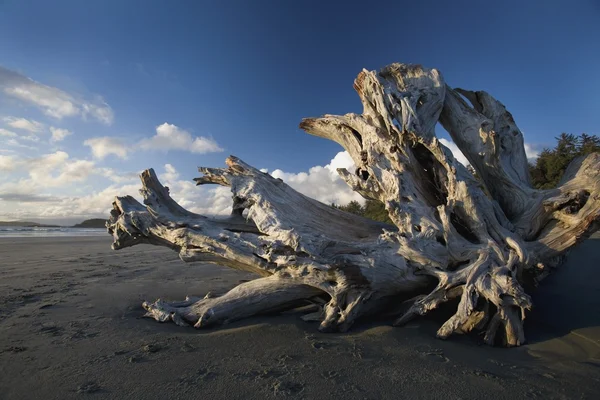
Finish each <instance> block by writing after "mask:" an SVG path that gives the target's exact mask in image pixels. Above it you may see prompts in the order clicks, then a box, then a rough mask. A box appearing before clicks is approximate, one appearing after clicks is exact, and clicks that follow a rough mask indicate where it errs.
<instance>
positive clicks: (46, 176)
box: [0, 151, 362, 221]
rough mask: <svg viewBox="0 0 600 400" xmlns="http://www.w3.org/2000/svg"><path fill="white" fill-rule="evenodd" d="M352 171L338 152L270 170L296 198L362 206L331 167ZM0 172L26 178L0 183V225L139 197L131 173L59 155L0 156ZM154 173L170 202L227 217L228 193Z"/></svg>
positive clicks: (174, 174)
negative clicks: (303, 167) (302, 167)
mask: <svg viewBox="0 0 600 400" xmlns="http://www.w3.org/2000/svg"><path fill="white" fill-rule="evenodd" d="M352 166H353V164H352V160H351V159H350V157H349V156H348V154H347V153H345V152H341V153H338V154H337V155H336V156H335V157H334V158H333V159H332V160H331V161H330V163H329V164H327V165H326V166H316V167H313V168H310V169H309V170H308V172H301V173H287V172H283V171H282V170H276V171H274V172H273V173H272V175H273V176H275V177H278V178H281V179H283V180H284V181H286V182H287V183H288V184H289V185H290V186H292V187H293V188H295V189H296V190H299V191H300V192H301V193H304V194H305V195H307V196H310V197H313V198H316V199H317V200H321V201H323V202H325V203H331V202H335V203H337V204H347V203H348V202H350V201H351V200H358V201H361V202H362V198H361V197H360V196H359V195H357V194H356V193H354V192H352V190H350V188H348V186H347V185H346V184H345V183H344V182H343V181H342V180H341V178H339V176H338V174H337V171H336V168H350V169H352ZM0 170H2V171H8V172H10V171H16V170H18V171H20V172H22V173H25V174H27V176H26V178H16V177H14V178H13V180H12V181H11V180H8V181H4V182H0V220H1V219H22V218H30V219H36V218H37V219H49V220H54V221H61V220H62V221H66V220H72V219H85V218H90V217H106V216H107V215H108V212H109V210H110V209H111V204H112V201H113V198H114V196H116V195H120V196H123V195H126V194H129V195H134V196H135V197H138V198H139V196H138V194H137V193H138V189H139V187H140V184H139V181H138V179H139V178H138V177H137V175H138V174H137V173H121V172H119V171H115V170H113V169H111V168H102V167H98V166H97V165H95V163H94V162H93V161H88V160H78V159H72V158H70V157H69V155H68V154H67V153H66V152H64V151H57V152H54V153H50V154H45V155H43V156H41V157H37V158H27V157H23V156H13V155H0ZM157 172H158V173H159V177H160V179H161V182H162V183H163V184H164V185H166V186H168V187H169V191H170V194H171V196H172V197H173V199H174V200H175V201H177V202H178V203H179V204H181V206H183V207H185V208H186V209H188V210H190V211H192V212H195V213H199V214H203V215H227V214H229V213H231V206H232V199H231V191H230V188H228V187H223V186H218V185H203V186H196V185H195V183H194V182H193V181H191V180H182V179H181V177H180V174H179V172H178V171H177V169H176V168H175V167H174V166H173V165H171V164H165V165H164V168H163V169H162V171H157ZM9 176H10V175H9ZM98 176H102V177H104V178H107V179H110V180H112V181H113V183H112V184H110V185H109V186H107V187H104V188H100V189H93V187H91V186H88V185H91V184H94V183H95V181H97V179H96V177H98ZM88 187H89V188H88ZM56 193H60V195H57V194H56ZM81 193H85V194H84V195H82V194H81Z"/></svg>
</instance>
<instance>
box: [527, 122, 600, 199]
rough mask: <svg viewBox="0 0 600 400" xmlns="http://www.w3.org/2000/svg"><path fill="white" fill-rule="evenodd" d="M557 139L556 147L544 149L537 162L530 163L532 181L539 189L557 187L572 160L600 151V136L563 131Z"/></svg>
mask: <svg viewBox="0 0 600 400" xmlns="http://www.w3.org/2000/svg"><path fill="white" fill-rule="evenodd" d="M556 140H557V144H556V147H555V148H554V149H544V150H542V152H541V153H540V155H539V157H538V159H537V160H536V163H535V164H530V165H529V172H530V173H531V181H532V183H533V186H534V187H535V188H537V189H551V188H553V187H556V186H557V185H558V182H560V179H561V178H562V175H563V173H564V172H565V170H566V169H567V167H568V166H569V164H570V163H571V161H573V160H574V159H575V158H576V157H578V156H582V155H587V154H590V153H593V152H599V151H600V138H598V137H597V136H595V135H587V134H585V133H582V134H581V135H580V136H575V135H573V134H570V133H562V134H561V135H560V136H559V137H557V138H556Z"/></svg>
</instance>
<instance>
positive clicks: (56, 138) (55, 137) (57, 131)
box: [50, 126, 73, 143]
mask: <svg viewBox="0 0 600 400" xmlns="http://www.w3.org/2000/svg"><path fill="white" fill-rule="evenodd" d="M50 133H52V137H51V138H50V142H52V143H54V142H60V141H62V140H64V139H65V138H66V137H67V136H69V135H72V134H73V132H71V131H69V130H68V129H61V128H55V127H53V126H51V127H50Z"/></svg>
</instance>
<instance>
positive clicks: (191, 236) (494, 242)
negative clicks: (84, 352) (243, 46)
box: [107, 64, 600, 346]
mask: <svg viewBox="0 0 600 400" xmlns="http://www.w3.org/2000/svg"><path fill="white" fill-rule="evenodd" d="M354 88H355V90H356V91H357V93H358V95H359V96H360V99H361V101H362V104H363V108H364V110H363V113H362V114H346V115H343V116H338V115H324V116H322V117H319V118H307V119H304V120H303V121H302V122H301V123H300V127H301V128H302V129H303V130H305V131H306V132H308V133H309V134H312V135H316V136H319V137H322V138H326V139H330V140H333V141H335V142H337V143H339V144H340V145H342V146H343V147H344V148H345V149H346V151H348V153H349V154H350V155H351V157H352V159H353V160H354V163H355V165H356V170H355V171H347V170H345V169H340V170H338V172H339V174H340V176H341V177H342V178H343V179H344V180H345V181H346V182H347V184H348V185H349V186H350V187H351V188H352V189H353V190H355V191H356V192H358V193H360V194H361V195H362V196H363V197H365V198H367V199H375V200H378V201H381V202H382V203H383V204H384V205H385V208H386V210H387V212H388V214H389V217H390V219H391V221H392V222H393V225H387V224H383V223H379V222H374V221H371V220H367V219H364V218H362V217H359V216H356V215H353V214H349V213H346V212H343V211H340V210H337V209H335V208H332V207H330V206H328V205H325V204H322V203H320V202H318V201H316V200H314V199H311V198H308V197H306V196H304V195H302V194H301V193H298V192H296V191H295V190H294V189H292V188H291V187H290V186H288V185H287V184H285V183H284V182H283V181H281V180H280V179H275V178H273V177H272V176H271V175H269V174H267V173H263V172H261V171H259V170H258V169H256V168H254V167H252V166H250V165H248V164H246V163H244V162H243V161H242V160H240V159H238V158H236V157H234V156H230V157H229V158H227V160H226V164H227V167H226V168H205V167H201V168H199V171H200V172H201V173H202V176H201V177H200V178H196V179H195V181H196V183H197V184H198V185H204V184H218V185H223V186H228V187H230V188H231V192H232V199H233V200H232V201H233V211H232V214H231V216H229V217H227V218H213V217H207V216H202V215H198V214H194V213H191V212H189V211H187V210H185V209H184V208H182V207H181V206H179V205H178V204H177V203H176V202H175V201H174V200H173V199H172V198H171V197H170V196H169V192H168V189H167V188H165V187H164V186H162V185H161V183H160V182H159V181H158V179H157V177H156V174H155V173H154V171H153V170H152V169H149V170H146V171H144V172H143V173H142V174H141V180H142V189H141V191H140V192H141V195H142V197H143V198H144V205H142V204H140V203H139V202H137V201H136V200H135V199H134V198H133V197H131V196H124V197H117V198H116V199H115V201H114V203H113V211H112V212H111V216H110V219H109V222H108V223H107V227H108V231H109V233H110V234H111V235H112V236H113V239H114V241H113V245H112V247H113V249H115V250H118V249H120V248H124V247H129V246H134V245H137V244H139V243H150V244H154V245H160V246H166V247H169V248H172V249H173V250H175V251H177V252H178V253H179V255H180V257H181V259H182V260H183V261H202V262H209V263H215V264H219V265H223V266H227V267H231V268H236V269H239V270H243V271H248V272H253V273H256V274H257V275H259V276H261V277H260V278H258V279H256V280H253V281H250V282H246V283H243V284H241V285H239V286H237V287H235V288H234V289H232V290H231V291H229V292H228V293H226V294H225V295H223V296H221V297H210V296H209V297H207V298H202V299H201V298H187V299H186V300H185V301H183V302H173V303H169V302H165V301H162V300H158V301H156V302H154V303H148V302H145V303H144V304H143V306H144V308H145V309H146V311H147V315H148V316H150V317H152V318H154V319H156V320H158V321H161V322H165V321H173V322H175V323H177V324H179V325H187V324H190V325H193V326H194V327H196V328H201V327H205V326H210V325H214V324H218V323H227V322H229V321H233V320H237V319H241V318H245V317H248V316H251V315H256V314H260V313H265V312H273V311H277V310H284V309H289V308H293V307H297V306H298V305H301V304H306V303H307V302H312V303H314V304H320V305H321V306H320V307H321V308H320V312H318V313H317V314H313V315H311V318H314V317H317V318H318V319H319V320H320V327H319V329H320V330H321V331H326V332H331V331H341V332H343V331H346V330H348V329H349V328H350V327H351V326H352V324H353V323H354V322H355V321H356V320H357V319H358V318H360V317H363V316H371V315H374V314H377V313H380V312H382V311H383V310H384V309H386V310H388V315H389V309H390V307H391V308H392V309H396V310H397V311H398V312H401V315H400V317H399V318H398V319H397V320H396V321H395V323H394V324H395V325H403V324H405V323H407V322H408V321H410V320H411V319H413V318H415V317H416V316H420V315H424V314H426V313H428V312H429V311H431V310H434V309H436V308H438V307H439V306H440V305H441V304H442V303H445V302H448V301H450V300H452V299H456V301H457V306H456V307H457V308H456V313H455V314H454V315H453V316H452V317H450V318H449V319H448V320H447V321H446V322H445V323H444V324H443V325H442V326H441V327H440V329H439V330H438V333H437V335H438V337H440V338H442V339H445V338H447V337H449V336H450V335H452V334H454V333H465V332H469V331H473V330H474V331H477V332H481V333H482V336H483V340H484V341H485V342H486V343H487V344H490V345H494V344H498V343H500V344H504V345H506V346H518V345H521V344H523V343H525V335H524V331H523V320H524V319H525V317H526V314H527V312H528V310H530V309H531V307H532V303H531V299H530V297H529V296H528V295H527V294H526V293H525V290H524V286H526V285H527V284H528V283H537V282H538V281H539V280H540V279H541V278H543V277H544V276H546V275H547V274H548V273H549V271H550V270H551V269H552V268H555V267H557V266H558V265H559V264H560V262H561V261H562V260H563V259H564V256H565V254H566V253H567V252H568V250H569V249H571V248H572V247H573V246H575V245H576V244H578V243H580V242H581V241H583V240H585V239H586V238H587V237H589V236H590V235H591V234H592V233H593V232H594V231H596V230H597V229H598V227H599V226H600V225H599V220H600V179H599V176H598V174H599V172H598V171H600V154H591V155H589V156H587V157H585V158H580V159H577V160H575V161H574V162H573V163H572V165H570V166H569V168H568V170H567V171H566V173H565V176H564V178H563V180H562V182H561V183H560V185H559V187H557V188H555V189H551V190H536V189H534V188H533V187H532V186H531V183H530V178H529V172H528V166H527V159H526V156H525V150H524V142H523V135H522V133H521V131H520V130H519V129H518V127H517V126H516V123H515V121H514V119H513V118H512V116H511V114H510V113H509V112H508V111H507V110H506V108H505V107H504V105H502V104H501V103H500V102H499V101H497V100H496V99H494V98H493V97H492V96H490V95H489V94H487V93H486V92H471V91H467V90H462V89H452V88H451V87H450V86H448V85H447V84H446V83H445V81H444V79H443V77H442V75H441V73H440V72H439V71H437V70H436V69H427V68H424V67H422V66H420V65H409V64H391V65H389V66H386V67H385V68H383V69H382V70H381V71H379V72H376V71H367V70H363V71H362V72H361V73H360V74H359V75H358V77H357V78H356V80H355V82H354ZM438 122H440V123H441V124H442V126H443V127H444V128H445V129H446V130H447V131H448V132H449V134H450V135H451V137H452V139H453V140H454V142H455V143H456V145H457V146H458V147H459V148H460V150H461V151H462V152H463V154H464V155H465V156H466V157H467V159H468V160H469V163H470V164H471V166H472V168H473V169H474V170H475V172H476V175H477V178H476V177H475V176H474V175H473V174H472V173H471V172H469V170H468V169H467V168H466V167H465V166H463V165H462V164H460V163H459V162H457V161H456V159H455V158H454V157H453V155H452V153H451V152H450V150H449V149H447V148H446V147H445V146H443V145H442V144H441V143H440V142H439V141H438V139H437V138H436V135H435V126H436V124H437V123H438ZM415 293H417V294H419V293H420V294H419V295H417V296H416V297H415ZM403 296H404V297H403ZM409 297H410V298H411V300H410V306H409V307H408V309H406V307H405V306H404V302H405V301H406V299H407V298H409Z"/></svg>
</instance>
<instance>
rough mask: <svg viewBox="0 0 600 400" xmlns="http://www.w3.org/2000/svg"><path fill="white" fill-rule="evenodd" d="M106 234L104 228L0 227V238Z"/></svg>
mask: <svg viewBox="0 0 600 400" xmlns="http://www.w3.org/2000/svg"><path fill="white" fill-rule="evenodd" d="M106 234H107V233H106V229H105V228H70V227H65V226H60V227H47V226H0V237H27V236H49V237H50V236H96V235H106Z"/></svg>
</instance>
